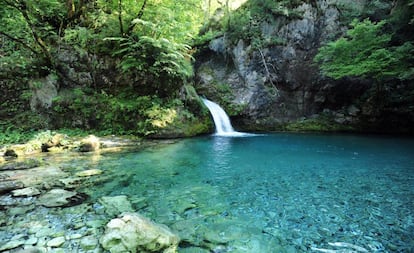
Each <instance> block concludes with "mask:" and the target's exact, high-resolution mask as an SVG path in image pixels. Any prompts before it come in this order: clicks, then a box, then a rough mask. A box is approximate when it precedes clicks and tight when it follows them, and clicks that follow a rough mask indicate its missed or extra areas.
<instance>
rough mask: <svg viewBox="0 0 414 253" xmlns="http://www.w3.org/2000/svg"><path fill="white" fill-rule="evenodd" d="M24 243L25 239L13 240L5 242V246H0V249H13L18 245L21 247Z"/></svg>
mask: <svg viewBox="0 0 414 253" xmlns="http://www.w3.org/2000/svg"><path fill="white" fill-rule="evenodd" d="M23 244H24V240H11V241H9V242H7V243H6V244H4V245H3V246H0V251H1V252H3V251H5V250H11V249H15V248H17V247H20V246H22V245H23Z"/></svg>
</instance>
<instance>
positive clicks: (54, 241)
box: [47, 236, 66, 248]
mask: <svg viewBox="0 0 414 253" xmlns="http://www.w3.org/2000/svg"><path fill="white" fill-rule="evenodd" d="M65 241H66V240H65V237H64V236H60V237H56V238H53V239H52V240H50V241H48V242H47V246H48V247H52V248H57V247H60V246H62V245H63V244H64V243H65Z"/></svg>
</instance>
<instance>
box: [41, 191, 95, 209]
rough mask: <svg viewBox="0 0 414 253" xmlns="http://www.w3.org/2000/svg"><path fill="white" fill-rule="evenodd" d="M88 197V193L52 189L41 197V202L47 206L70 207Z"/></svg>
mask: <svg viewBox="0 0 414 253" xmlns="http://www.w3.org/2000/svg"><path fill="white" fill-rule="evenodd" d="M86 198H87V195H86V194H83V193H77V192H74V191H67V190H63V189H52V190H50V191H49V192H47V193H45V194H44V195H42V196H40V197H39V200H38V201H39V202H38V203H39V204H40V205H42V206H45V207H69V206H74V205H78V204H80V203H82V202H83V201H84V200H85V199H86Z"/></svg>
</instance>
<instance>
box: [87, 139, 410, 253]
mask: <svg viewBox="0 0 414 253" xmlns="http://www.w3.org/2000/svg"><path fill="white" fill-rule="evenodd" d="M97 166H98V167H99V168H100V169H102V170H104V171H105V175H106V176H107V177H108V178H110V179H111V180H108V181H106V182H101V183H100V184H99V185H98V184H97V185H95V186H94V187H93V188H91V187H89V188H88V189H84V190H85V191H86V192H87V193H88V194H90V195H91V196H92V200H93V199H97V198H99V197H101V196H105V195H106V196H108V195H109V196H116V195H127V196H128V197H129V199H130V200H131V202H132V203H133V206H134V208H136V209H137V211H138V212H140V213H142V214H144V215H146V216H148V217H150V218H152V219H153V220H155V221H156V222H158V223H163V224H166V225H168V226H169V227H171V228H172V229H174V230H175V231H177V232H178V233H179V234H180V237H181V238H182V240H183V241H184V243H182V244H181V246H182V248H181V249H180V251H181V252H190V251H189V249H190V248H194V247H198V248H199V249H201V248H204V249H208V250H211V251H213V252H259V253H260V252H262V253H267V252H327V251H324V250H327V249H330V250H342V251H339V252H363V251H357V250H356V249H359V248H356V246H359V247H363V248H364V249H366V250H367V252H414V140H413V139H408V140H407V139H402V138H391V137H371V136H353V135H316V134H312V135H310V134H274V135H262V136H252V137H245V138H228V137H218V136H205V137H200V138H193V139H185V140H180V141H177V142H176V143H174V144H168V145H165V146H162V147H156V148H150V149H147V150H144V151H140V152H130V153H122V154H117V155H110V156H107V157H105V158H104V159H101V160H100V162H99V164H98V165H97ZM333 243H337V244H333ZM359 250H362V249H359ZM191 252H197V251H191Z"/></svg>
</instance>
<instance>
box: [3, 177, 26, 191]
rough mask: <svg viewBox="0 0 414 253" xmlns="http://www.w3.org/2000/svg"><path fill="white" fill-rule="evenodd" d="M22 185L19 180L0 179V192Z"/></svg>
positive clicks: (19, 187) (21, 186) (18, 187)
mask: <svg viewBox="0 0 414 253" xmlns="http://www.w3.org/2000/svg"><path fill="white" fill-rule="evenodd" d="M23 187H24V185H23V183H22V182H20V181H13V180H6V181H0V194H3V193H7V192H10V191H13V190H16V189H21V188H23Z"/></svg>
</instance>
